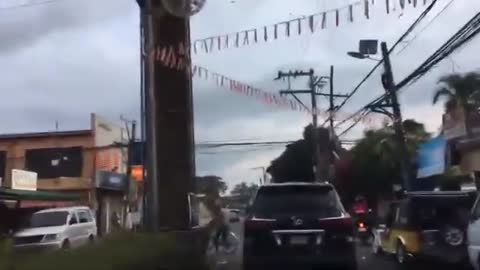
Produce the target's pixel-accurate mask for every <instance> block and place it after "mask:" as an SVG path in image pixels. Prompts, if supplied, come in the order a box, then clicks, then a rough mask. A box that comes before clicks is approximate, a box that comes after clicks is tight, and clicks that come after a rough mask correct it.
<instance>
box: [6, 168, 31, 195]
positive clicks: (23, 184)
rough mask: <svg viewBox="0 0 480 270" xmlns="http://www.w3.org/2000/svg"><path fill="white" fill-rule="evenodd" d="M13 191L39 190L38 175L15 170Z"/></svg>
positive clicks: (13, 173) (13, 171)
mask: <svg viewBox="0 0 480 270" xmlns="http://www.w3.org/2000/svg"><path fill="white" fill-rule="evenodd" d="M12 189H19V190H31V191H35V190H37V173H36V172H29V171H24V170H16V169H13V170H12Z"/></svg>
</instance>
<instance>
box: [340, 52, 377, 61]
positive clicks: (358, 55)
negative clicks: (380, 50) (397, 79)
mask: <svg viewBox="0 0 480 270" xmlns="http://www.w3.org/2000/svg"><path fill="white" fill-rule="evenodd" d="M347 54H348V55H349V56H351V57H353V58H358V59H370V60H374V61H378V62H380V61H382V60H380V59H377V58H373V57H370V55H367V54H363V53H360V52H347Z"/></svg>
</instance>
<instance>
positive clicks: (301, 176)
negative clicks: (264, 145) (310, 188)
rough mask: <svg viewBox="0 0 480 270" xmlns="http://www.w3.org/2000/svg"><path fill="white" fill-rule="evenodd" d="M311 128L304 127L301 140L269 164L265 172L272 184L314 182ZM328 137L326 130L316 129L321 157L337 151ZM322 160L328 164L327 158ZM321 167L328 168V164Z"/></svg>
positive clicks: (309, 126) (290, 145) (288, 146)
mask: <svg viewBox="0 0 480 270" xmlns="http://www.w3.org/2000/svg"><path fill="white" fill-rule="evenodd" d="M312 128H313V127H312V125H308V126H307V127H305V129H304V131H303V139H301V140H297V141H295V142H293V143H291V144H289V145H287V147H286V149H285V151H283V153H282V154H281V155H280V156H279V157H277V158H276V159H274V160H273V161H272V162H271V163H270V166H269V167H268V168H267V172H268V173H269V174H270V175H271V176H272V182H288V181H307V182H310V181H313V180H314V172H313V165H314V164H313V150H314V144H313V140H312V136H311V135H312ZM329 137H330V136H329V131H328V129H326V128H318V140H319V142H320V155H321V156H323V157H325V156H327V157H328V155H329V154H330V151H331V150H332V149H335V150H336V151H337V152H338V151H339V149H337V148H338V147H337V145H335V144H334V143H333V142H332V141H331V140H330V138H329ZM323 160H325V161H326V162H327V163H328V158H323ZM322 167H324V168H328V164H323V166H322Z"/></svg>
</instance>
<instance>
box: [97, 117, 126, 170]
mask: <svg viewBox="0 0 480 270" xmlns="http://www.w3.org/2000/svg"><path fill="white" fill-rule="evenodd" d="M91 118H92V130H93V132H94V134H95V135H94V137H95V142H94V144H95V146H96V147H105V146H109V145H112V144H114V143H124V144H126V143H128V133H127V130H126V129H125V128H123V127H121V126H120V125H119V124H115V123H113V122H111V121H109V120H107V119H105V118H103V117H100V116H98V115H96V114H92V115H91ZM106 160H110V162H111V163H112V164H109V165H108V164H107V165H101V163H108V162H107V161H106ZM117 160H119V161H120V162H117ZM126 160H127V149H126V148H121V149H120V148H118V147H109V148H104V149H99V150H98V151H97V166H98V168H99V169H104V170H111V169H112V168H113V167H114V165H113V164H117V165H118V170H117V172H120V173H125V172H126V170H127V168H126ZM99 162H100V163H99Z"/></svg>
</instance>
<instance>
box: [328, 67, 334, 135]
mask: <svg viewBox="0 0 480 270" xmlns="http://www.w3.org/2000/svg"><path fill="white" fill-rule="evenodd" d="M329 79H330V96H329V100H330V108H329V110H328V111H329V112H330V115H329V119H328V120H329V122H330V132H332V133H333V124H334V122H335V119H334V118H333V113H334V110H335V104H334V97H333V66H330V77H329Z"/></svg>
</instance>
